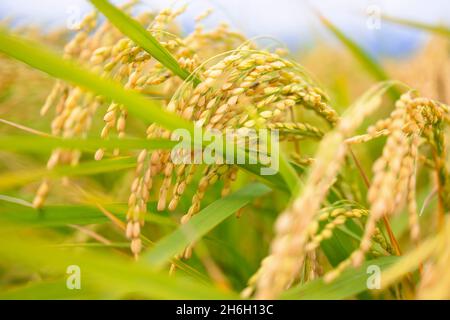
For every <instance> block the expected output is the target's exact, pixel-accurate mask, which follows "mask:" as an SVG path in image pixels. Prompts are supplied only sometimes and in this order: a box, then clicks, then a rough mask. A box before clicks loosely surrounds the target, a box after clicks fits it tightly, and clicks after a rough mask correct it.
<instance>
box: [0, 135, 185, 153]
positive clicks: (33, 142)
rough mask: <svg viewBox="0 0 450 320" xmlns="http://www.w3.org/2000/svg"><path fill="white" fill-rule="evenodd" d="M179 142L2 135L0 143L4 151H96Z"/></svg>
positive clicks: (168, 146) (166, 146)
mask: <svg viewBox="0 0 450 320" xmlns="http://www.w3.org/2000/svg"><path fill="white" fill-rule="evenodd" d="M176 143H177V142H175V141H170V140H164V139H154V140H149V139H117V138H110V139H107V140H105V139H98V138H87V139H79V138H60V137H37V136H7V137H6V136H0V145H1V146H2V150H4V151H14V152H20V151H22V152H35V153H48V152H50V151H52V150H54V149H58V148H64V149H76V150H80V151H91V152H95V151H96V150H97V149H100V148H106V149H111V150H112V149H115V148H118V149H120V150H142V149H147V150H156V149H158V150H161V149H165V150H167V149H171V148H173V147H174V146H175V145H176Z"/></svg>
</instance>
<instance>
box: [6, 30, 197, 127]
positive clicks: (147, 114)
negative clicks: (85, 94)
mask: <svg viewBox="0 0 450 320" xmlns="http://www.w3.org/2000/svg"><path fill="white" fill-rule="evenodd" d="M0 52H3V53H5V54H7V55H9V56H11V57H13V58H15V59H17V60H20V61H22V62H24V63H26V64H28V65H30V66H31V67H33V68H36V69H38V70H41V71H43V72H45V73H48V74H49V75H51V76H53V77H56V78H59V79H62V80H65V81H67V82H70V83H72V84H75V85H78V86H80V87H82V88H84V89H87V90H91V91H93V92H94V93H96V94H98V95H101V96H103V97H104V98H105V99H107V100H114V101H115V102H117V103H119V104H123V105H124V106H125V107H126V108H127V109H128V111H129V112H130V114H132V115H134V116H135V117H136V118H139V119H142V120H144V121H147V122H149V123H153V122H155V123H157V124H159V125H161V126H163V127H165V128H166V129H169V130H174V129H178V128H183V129H186V130H189V132H193V128H194V127H193V125H192V123H190V122H189V121H187V120H185V119H183V118H181V117H179V116H178V115H176V114H174V113H172V112H168V111H166V110H164V109H162V108H160V105H159V104H158V103H157V102H155V101H152V100H150V99H148V98H147V97H145V96H144V95H142V94H139V93H137V92H134V91H131V90H126V89H124V88H123V87H122V85H121V84H119V83H117V82H114V81H112V80H109V79H105V78H102V77H100V76H98V75H96V74H95V73H93V72H91V71H89V70H88V69H86V68H83V67H81V66H78V65H76V64H75V62H73V61H70V60H65V59H62V58H61V57H59V56H58V55H57V54H55V53H53V52H51V51H49V50H47V49H46V48H44V47H42V46H41V45H39V44H37V43H33V42H30V41H25V40H23V39H21V38H19V37H16V36H14V35H11V34H9V33H7V32H6V31H4V30H0ZM30 52H32V53H33V54H30Z"/></svg>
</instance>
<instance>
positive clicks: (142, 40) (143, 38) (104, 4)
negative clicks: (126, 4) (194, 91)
mask: <svg viewBox="0 0 450 320" xmlns="http://www.w3.org/2000/svg"><path fill="white" fill-rule="evenodd" d="M90 2H91V3H92V4H93V5H94V6H95V7H96V8H97V9H98V10H99V11H100V12H102V13H103V14H104V15H105V16H106V17H107V18H108V20H109V21H110V22H111V23H112V24H113V25H114V26H116V27H117V29H119V30H120V31H121V32H122V33H123V34H124V35H126V36H127V37H129V38H130V39H131V40H133V41H134V42H135V43H136V44H137V45H139V46H140V47H141V48H142V49H144V50H145V51H147V52H148V53H149V54H150V55H152V56H153V57H154V58H155V59H156V60H158V61H159V62H161V63H162V64H163V65H164V66H166V67H167V68H168V69H169V70H171V71H172V72H173V73H174V74H176V75H177V76H179V77H180V78H181V79H183V80H185V79H187V78H188V77H190V76H191V74H190V73H189V71H187V70H185V69H183V68H181V67H180V65H179V64H178V62H177V60H175V58H174V57H173V56H172V55H171V54H170V52H169V51H167V49H166V48H164V47H163V46H162V45H161V44H160V43H159V42H158V40H156V39H155V38H154V37H153V36H152V35H151V34H150V32H148V31H147V30H145V28H144V27H142V26H141V25H140V24H139V22H137V21H136V20H134V19H133V18H131V17H130V16H128V15H127V14H126V13H124V12H123V11H121V10H120V9H118V8H116V7H115V6H113V5H112V4H111V3H109V1H107V0H90ZM191 78H192V79H193V81H194V83H195V85H197V84H199V83H200V80H199V79H197V78H196V77H195V76H193V75H192V76H191Z"/></svg>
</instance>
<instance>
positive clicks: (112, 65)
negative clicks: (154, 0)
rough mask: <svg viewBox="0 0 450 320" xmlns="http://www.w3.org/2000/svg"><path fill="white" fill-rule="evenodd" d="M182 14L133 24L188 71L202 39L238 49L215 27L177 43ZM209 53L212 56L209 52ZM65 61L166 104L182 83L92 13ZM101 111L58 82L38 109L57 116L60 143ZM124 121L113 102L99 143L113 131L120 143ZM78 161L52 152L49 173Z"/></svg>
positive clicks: (39, 200)
mask: <svg viewBox="0 0 450 320" xmlns="http://www.w3.org/2000/svg"><path fill="white" fill-rule="evenodd" d="M135 4H136V1H131V2H129V3H128V4H126V5H124V6H123V7H122V9H123V10H129V9H130V8H131V7H132V6H133V5H135ZM183 10H184V8H181V9H179V10H176V11H172V10H168V9H167V10H163V11H161V12H160V13H159V14H158V15H154V14H152V13H148V12H145V13H142V14H141V15H139V16H138V17H137V20H138V21H139V22H140V23H141V24H142V25H149V27H148V30H149V31H150V32H152V33H153V34H154V35H155V37H156V38H157V39H158V40H159V41H160V43H161V44H162V45H163V46H165V47H166V48H167V49H168V50H169V51H170V52H171V53H172V54H173V55H174V57H175V58H176V59H177V60H178V62H179V63H180V65H181V67H183V68H185V69H187V70H189V71H193V70H194V69H195V68H196V67H197V65H198V57H197V54H196V53H195V51H194V50H193V49H196V50H200V49H201V45H202V44H203V43H204V42H205V41H207V40H205V39H210V41H213V40H220V39H219V36H218V35H219V34H220V35H221V36H222V38H221V40H223V42H224V48H226V49H227V50H230V49H231V48H234V47H235V46H236V45H237V41H238V40H240V39H242V38H243V37H242V36H241V37H239V36H238V34H237V33H235V32H231V31H230V30H228V29H227V27H226V26H220V27H219V28H217V30H213V31H208V32H205V31H199V30H197V31H196V32H194V33H193V34H192V35H190V36H189V37H188V38H189V41H185V40H183V39H180V38H178V37H177V36H176V35H175V34H173V33H172V32H176V31H178V29H177V28H176V27H175V24H174V23H173V20H174V19H175V18H176V17H177V16H178V15H180V14H181V13H182V12H183ZM150 22H152V23H150ZM231 35H232V36H231ZM186 43H188V44H189V46H188V45H186ZM191 45H192V48H191V47H190V46H191ZM203 51H204V50H203ZM210 53H211V54H213V52H211V51H210ZM204 54H206V53H204ZM214 54H217V52H215V53H214ZM64 57H66V58H70V59H76V60H77V61H80V62H81V63H83V64H85V65H88V66H89V67H90V68H91V69H93V70H95V71H97V72H98V73H100V74H101V75H103V76H105V77H109V78H112V79H114V80H116V81H119V82H121V83H122V84H123V85H124V87H125V88H127V89H133V90H136V91H140V92H142V93H144V94H149V95H151V96H157V97H160V98H163V100H162V102H164V98H165V97H167V99H170V98H171V96H172V94H173V93H174V92H175V90H176V89H177V88H178V86H179V85H180V84H181V83H182V80H180V79H178V78H177V77H175V76H173V74H172V73H171V72H170V71H169V70H167V69H166V68H165V67H164V66H163V65H162V64H160V63H159V62H157V61H155V60H154V59H151V56H150V55H149V54H148V53H146V52H145V51H144V50H142V49H141V48H140V47H138V46H136V45H135V44H134V43H133V42H132V41H131V40H129V39H128V38H126V37H124V36H123V35H122V34H121V33H120V32H119V31H118V30H117V29H116V28H115V27H114V26H112V25H111V24H110V23H109V22H108V21H106V22H104V23H103V24H102V25H100V26H97V14H96V13H95V12H93V13H91V14H89V15H87V16H86V17H85V18H84V20H83V21H82V22H81V24H80V29H79V31H78V32H77V34H76V35H75V36H74V37H73V39H72V40H71V41H70V42H69V43H68V44H67V45H66V46H65V49H64ZM166 101H167V100H166ZM166 103H167V102H166ZM102 105H103V101H102V98H100V97H95V96H93V95H92V94H91V93H89V92H84V91H83V90H82V89H81V88H79V87H72V86H70V85H67V84H65V83H63V82H61V81H58V82H57V83H56V85H55V86H54V88H53V89H52V91H51V93H50V94H49V96H48V98H47V100H46V102H45V104H44V106H43V107H42V109H41V114H42V115H44V114H46V113H47V112H48V111H49V109H50V108H51V107H53V106H55V109H56V116H55V118H54V120H53V122H52V134H54V135H61V136H63V137H75V136H76V137H84V136H85V135H86V134H87V132H88V131H89V129H90V126H91V122H92V119H93V117H94V115H95V113H96V110H97V109H98V108H99V106H102ZM126 119H127V111H126V109H125V108H124V107H123V106H121V105H119V104H117V103H115V102H112V103H111V104H110V105H109V106H108V107H107V110H106V113H105V115H104V116H103V120H104V122H105V125H104V127H103V129H102V131H101V137H102V138H104V139H106V138H108V137H109V136H110V134H111V132H112V131H115V132H116V133H117V136H118V137H119V138H122V137H124V136H125V127H126ZM105 151H106V150H104V149H99V150H97V152H96V153H95V156H94V157H95V159H96V160H100V159H102V158H103V156H104V154H105ZM118 152H119V150H118V149H115V150H113V155H118ZM80 156H81V153H80V152H79V151H77V150H59V149H58V150H55V151H54V152H53V153H52V156H51V157H50V159H49V162H48V168H49V169H52V168H53V167H55V166H56V165H57V164H63V163H68V164H69V163H70V164H72V165H76V164H77V163H78V161H79V158H80ZM48 191H49V184H48V181H47V180H44V181H43V183H42V185H41V187H40V188H39V189H38V192H37V195H36V197H35V200H34V206H35V207H41V206H42V205H43V203H44V200H45V198H46V196H47V193H48Z"/></svg>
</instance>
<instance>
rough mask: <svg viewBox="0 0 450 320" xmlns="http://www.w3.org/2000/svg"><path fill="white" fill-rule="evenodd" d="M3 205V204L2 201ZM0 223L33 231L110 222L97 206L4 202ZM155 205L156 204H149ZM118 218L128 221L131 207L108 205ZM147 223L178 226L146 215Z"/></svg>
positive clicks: (170, 221) (169, 221) (159, 216)
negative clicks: (32, 229)
mask: <svg viewBox="0 0 450 320" xmlns="http://www.w3.org/2000/svg"><path fill="white" fill-rule="evenodd" d="M0 201H1V200H0ZM0 203H1V206H0V220H3V221H6V222H10V223H14V224H20V225H25V226H32V227H58V226H64V225H67V224H78V225H87V224H96V223H105V222H109V221H110V219H109V218H108V217H107V216H106V215H105V214H104V213H102V212H101V210H100V209H99V208H97V207H95V206H94V205H92V206H91V205H48V206H45V207H44V208H41V209H39V210H36V209H34V208H32V207H31V206H25V205H19V204H16V203H8V202H6V201H1V202H0ZM149 205H152V204H149ZM105 207H106V208H108V210H109V211H111V212H112V213H113V214H114V216H115V217H116V218H118V219H121V220H122V221H124V220H125V218H126V212H127V208H128V207H127V204H126V203H123V204H110V205H105ZM145 221H146V222H151V223H155V224H159V225H164V226H168V227H175V226H176V223H175V222H174V221H172V220H171V219H170V218H167V217H164V216H162V215H158V214H147V215H145Z"/></svg>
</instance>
